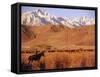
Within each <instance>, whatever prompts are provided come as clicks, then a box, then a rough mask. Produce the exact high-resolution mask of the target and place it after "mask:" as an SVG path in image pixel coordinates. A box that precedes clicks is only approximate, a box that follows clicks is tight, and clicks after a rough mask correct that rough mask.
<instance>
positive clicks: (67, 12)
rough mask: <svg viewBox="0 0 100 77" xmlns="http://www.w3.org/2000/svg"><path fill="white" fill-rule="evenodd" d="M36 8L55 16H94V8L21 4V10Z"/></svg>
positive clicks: (28, 10)
mask: <svg viewBox="0 0 100 77" xmlns="http://www.w3.org/2000/svg"><path fill="white" fill-rule="evenodd" d="M38 9H42V10H45V11H46V12H47V13H49V14H51V15H55V16H57V17H82V16H87V17H89V18H95V11H94V10H83V9H82V10H81V9H64V8H63V9H62V8H51V7H50V8H47V7H32V6H22V7H21V12H33V11H36V10H38Z"/></svg>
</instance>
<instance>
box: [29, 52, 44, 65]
mask: <svg viewBox="0 0 100 77" xmlns="http://www.w3.org/2000/svg"><path fill="white" fill-rule="evenodd" d="M42 56H44V51H43V52H41V53H37V54H35V55H31V56H29V58H28V60H29V63H28V64H30V63H32V62H33V61H39V60H40V59H41V57H42Z"/></svg>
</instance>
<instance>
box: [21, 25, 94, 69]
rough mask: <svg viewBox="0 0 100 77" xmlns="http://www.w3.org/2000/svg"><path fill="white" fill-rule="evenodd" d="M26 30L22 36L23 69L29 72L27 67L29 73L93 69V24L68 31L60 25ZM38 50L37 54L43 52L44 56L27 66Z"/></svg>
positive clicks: (30, 27) (31, 27)
mask: <svg viewBox="0 0 100 77" xmlns="http://www.w3.org/2000/svg"><path fill="white" fill-rule="evenodd" d="M27 29H28V31H27ZM27 29H26V32H24V33H22V52H21V64H22V68H23V70H25V68H26V67H27V69H28V66H30V67H29V69H30V70H45V69H62V68H80V67H94V66H95V26H94V25H91V26H83V27H77V28H70V29H69V28H67V27H63V26H61V27H59V25H58V26H54V27H53V26H52V25H48V26H45V25H44V26H29V27H27ZM30 32H31V34H32V36H34V34H35V38H34V37H31V35H30V34H28V33H30ZM29 36H30V37H29ZM26 37H27V38H26ZM30 39H31V40H30ZM23 40H25V41H23ZM37 51H38V52H39V53H40V52H43V51H45V52H44V56H41V58H40V60H37V61H33V62H32V63H30V64H29V63H28V62H29V59H28V58H29V56H32V55H35V54H36V52H37ZM25 65H26V66H25ZM27 69H26V70H27Z"/></svg>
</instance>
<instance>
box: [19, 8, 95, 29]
mask: <svg viewBox="0 0 100 77" xmlns="http://www.w3.org/2000/svg"><path fill="white" fill-rule="evenodd" d="M21 24H23V25H31V26H34V25H37V24H38V25H45V24H53V25H64V26H66V27H69V28H74V27H78V26H83V25H93V24H95V19H90V18H88V17H86V16H84V17H72V18H68V17H56V16H54V15H51V14H49V13H47V12H45V10H44V9H43V10H42V9H38V10H36V11H33V12H24V13H22V15H21Z"/></svg>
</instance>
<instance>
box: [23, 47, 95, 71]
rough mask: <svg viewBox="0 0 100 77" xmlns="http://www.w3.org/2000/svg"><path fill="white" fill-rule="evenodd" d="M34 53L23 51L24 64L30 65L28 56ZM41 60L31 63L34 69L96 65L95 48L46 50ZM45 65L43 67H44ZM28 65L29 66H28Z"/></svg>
mask: <svg viewBox="0 0 100 77" xmlns="http://www.w3.org/2000/svg"><path fill="white" fill-rule="evenodd" d="M32 54H33V55H34V53H33V52H30V53H27V52H24V53H22V56H21V60H22V63H23V64H26V65H28V62H29V60H28V57H29V56H30V55H32ZM44 54H45V55H44V56H43V57H41V59H40V60H39V61H33V62H32V63H31V69H32V70H41V69H63V68H79V67H94V66H95V50H94V48H91V49H83V48H81V49H72V50H71V49H70V50H52V51H46V52H45V53H44ZM42 66H43V67H42ZM26 67H27V66H26Z"/></svg>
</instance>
